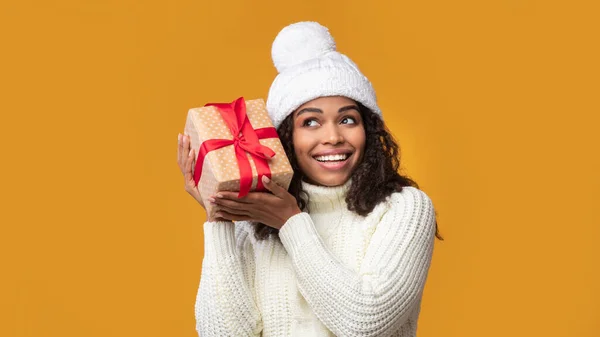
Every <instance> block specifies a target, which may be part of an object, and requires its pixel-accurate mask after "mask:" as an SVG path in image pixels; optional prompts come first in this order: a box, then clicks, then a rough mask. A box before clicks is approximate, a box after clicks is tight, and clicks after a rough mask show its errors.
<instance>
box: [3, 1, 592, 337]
mask: <svg viewBox="0 0 600 337" xmlns="http://www.w3.org/2000/svg"><path fill="white" fill-rule="evenodd" d="M596 3H597V2H595V1H587V2H584V1H562V2H559V1H533V0H520V1H517V0H504V1H499V0H494V1H466V0H457V1H442V0H432V1H401V2H396V3H395V4H391V2H390V3H387V2H365V1H326V2H325V1H318V0H312V1H302V2H300V1H296V2H293V5H292V3H290V4H289V5H284V4H283V3H282V2H281V1H272V2H264V1H263V2H260V3H257V2H255V1H252V2H251V1H222V2H219V1H169V2H167V1H161V2H159V1H130V0H122V1H99V0H95V1H91V0H87V1H66V0H65V1H37V2H34V1H27V0H25V1H15V0H9V1H3V2H2V4H1V5H0V6H1V7H0V34H1V39H0V43H1V46H2V52H1V56H0V57H1V58H2V62H0V67H1V73H0V74H1V78H2V88H1V90H2V91H1V92H2V100H1V103H0V104H2V111H3V113H4V116H3V121H2V123H0V125H2V130H1V132H0V137H2V142H0V143H1V146H2V148H1V149H0V150H1V154H2V158H3V159H2V174H1V176H0V177H1V178H0V179H1V180H2V181H1V182H2V185H1V186H2V203H1V204H2V211H1V212H0V217H1V218H0V219H1V224H2V227H1V230H2V232H1V234H0V250H1V251H0V253H1V254H0V256H1V259H2V261H1V262H2V263H1V267H2V277H1V278H0V302H1V304H0V310H1V312H0V335H1V336H7V337H9V336H10V337H12V336H15V337H33V336H44V337H53V336H57V337H58V336H61V337H69V336H78V337H79V336H87V337H94V336H103V337H106V336H146V337H154V336H187V337H192V336H196V332H195V330H194V328H195V321H194V301H195V295H196V290H197V287H198V282H199V277H200V266H201V261H202V251H203V248H202V230H201V229H202V223H203V221H204V213H203V212H202V210H201V208H200V206H199V205H198V204H196V203H195V202H194V200H193V199H192V198H191V197H190V196H189V195H187V193H186V192H185V191H184V189H183V178H182V176H181V174H180V172H179V170H178V167H177V165H176V143H177V142H176V136H177V133H178V132H181V131H182V130H183V126H184V123H185V117H186V113H187V110H188V109H189V108H191V107H197V106H201V105H203V104H204V103H207V102H209V101H231V100H233V99H234V98H236V97H238V96H241V95H243V96H245V97H247V98H258V97H263V98H266V95H267V91H268V88H269V85H270V84H271V81H272V80H273V78H274V76H275V75H276V73H275V69H274V67H273V66H272V63H271V59H270V47H271V42H272V40H273V38H274V37H275V35H276V34H277V32H278V31H279V30H280V29H281V28H282V27H283V26H285V25H287V24H289V23H292V22H295V21H299V20H307V19H308V20H317V21H319V22H321V23H323V24H325V25H326V26H328V27H329V28H330V29H331V32H332V33H333V35H334V37H335V38H336V40H337V43H338V48H339V50H340V51H342V52H344V53H346V54H348V55H349V56H350V57H351V58H352V59H353V60H354V61H355V62H356V63H357V64H358V65H359V66H360V68H361V70H362V71H363V72H364V73H365V74H366V75H367V76H368V77H369V78H370V79H371V81H372V82H373V84H374V86H375V89H376V90H377V93H378V96H379V98H380V105H381V107H382V109H383V111H384V116H385V119H386V122H387V123H388V125H389V127H390V128H391V130H392V131H393V133H394V134H395V136H396V137H397V139H398V141H399V142H400V144H401V146H402V150H403V167H404V168H405V169H406V172H407V173H409V174H410V175H411V176H412V177H413V178H415V179H416V180H417V181H418V182H419V183H420V185H421V188H422V189H423V190H425V191H426V192H427V193H428V194H429V195H430V197H431V198H432V199H433V201H434V204H435V206H436V209H437V211H438V221H439V224H440V229H441V232H442V234H443V235H444V236H445V238H446V241H444V242H439V241H438V242H437V245H436V249H435V255H434V260H433V264H432V267H431V271H430V274H429V279H428V283H427V287H426V290H425V295H424V300H423V306H422V314H421V319H420V321H419V336H420V337H428V336H431V337H434V336H436V337H437V336H457V337H458V336H460V337H469V336H473V337H475V336H477V337H480V336H487V337H492V336H547V337H559V336H561V337H563V336H564V337H567V336H579V337H592V336H599V335H600V271H599V269H600V268H599V262H598V261H599V260H598V259H599V257H600V244H598V238H599V237H600V216H599V215H598V214H599V213H598V206H599V205H600V197H599V195H600V193H599V190H600V178H599V176H598V172H599V171H600V167H599V162H600V160H599V159H598V152H599V150H598V145H600V139H599V136H598V125H600V118H599V117H598V116H599V112H600V104H599V100H598V94H599V92H600V84H599V83H600V82H599V78H600V71H599V70H600V69H599V66H598V60H599V59H600V53H599V50H598V36H599V34H598V32H599V31H600V24H599V23H598V22H599V21H598V17H599V14H600V12H599V11H598V5H595V4H596Z"/></svg>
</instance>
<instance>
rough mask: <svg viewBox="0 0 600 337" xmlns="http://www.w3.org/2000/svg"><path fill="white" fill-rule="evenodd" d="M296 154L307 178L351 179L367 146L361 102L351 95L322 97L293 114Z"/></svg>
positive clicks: (322, 181) (332, 182) (331, 182)
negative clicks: (360, 108) (359, 107)
mask: <svg viewBox="0 0 600 337" xmlns="http://www.w3.org/2000/svg"><path fill="white" fill-rule="evenodd" d="M293 119H294V121H293V123H294V132H293V138H292V142H291V143H292V144H293V146H294V156H295V157H296V160H297V161H298V166H299V168H300V171H301V172H305V176H306V181H307V182H309V183H312V184H315V185H324V186H339V185H342V184H343V183H344V182H346V181H348V179H350V176H351V175H352V172H353V171H354V169H356V167H357V166H358V164H359V163H360V161H361V160H362V157H363V153H364V150H365V128H364V127H363V125H362V121H361V116H360V113H359V110H358V105H356V103H355V102H354V101H353V100H352V99H350V98H347V97H341V96H334V97H320V98H317V99H314V100H312V101H310V102H308V103H305V104H304V105H302V106H301V107H300V108H299V109H298V111H297V112H295V113H294V114H293Z"/></svg>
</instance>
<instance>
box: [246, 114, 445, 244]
mask: <svg viewBox="0 0 600 337" xmlns="http://www.w3.org/2000/svg"><path fill="white" fill-rule="evenodd" d="M356 104H357V105H358V108H359V112H360V115H361V118H362V120H363V123H364V124H363V125H364V128H365V136H366V142H365V150H364V157H363V160H362V162H361V163H360V164H359V165H358V166H357V167H356V169H355V171H354V172H353V173H352V184H351V186H350V187H349V189H348V193H347V195H346V204H347V205H348V210H350V211H354V212H356V213H358V214H360V215H362V216H366V215H367V214H369V213H370V212H371V211H373V208H375V206H376V205H377V204H378V203H380V202H382V201H384V200H385V199H386V198H387V197H388V196H389V195H391V194H392V193H394V192H401V191H402V188H403V187H404V186H412V187H415V188H419V185H418V184H417V183H416V182H415V181H414V180H412V179H411V178H409V177H407V176H403V175H401V174H400V173H398V169H399V168H400V148H399V146H398V144H397V143H396V141H395V140H394V138H393V136H392V135H391V133H390V132H389V130H388V129H387V127H386V126H385V124H384V123H383V120H382V119H381V118H379V116H377V115H376V114H375V113H373V111H371V110H370V109H369V108H367V107H366V106H364V105H363V104H361V103H360V102H356ZM293 131H294V126H293V114H290V115H289V116H288V117H287V118H286V119H285V120H284V121H283V122H282V123H281V125H280V126H279V128H278V129H277V133H278V134H279V139H280V140H281V144H282V145H283V148H284V150H285V153H286V155H287V156H288V158H289V160H290V164H291V165H292V169H293V170H294V176H293V177H292V181H291V183H290V187H289V188H288V191H289V192H290V194H291V195H293V196H294V197H295V198H296V200H297V202H298V207H299V208H300V209H301V210H304V209H305V208H306V205H307V204H308V198H309V196H308V194H307V193H306V192H305V191H304V190H303V189H302V179H303V178H304V174H303V172H302V171H301V170H300V167H299V165H298V161H297V159H296V155H295V152H294V144H293V142H292V139H293V138H292V135H293ZM253 225H254V229H255V237H256V239H257V240H264V239H266V238H268V237H269V236H270V235H273V234H277V233H278V232H279V230H278V229H275V228H273V227H269V226H267V225H265V224H262V223H257V222H255V223H254V224H253ZM435 227H436V228H435V236H436V237H437V238H438V239H439V240H444V238H443V237H442V236H441V235H440V233H439V231H438V226H437V221H436V224H435Z"/></svg>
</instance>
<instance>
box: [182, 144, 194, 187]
mask: <svg viewBox="0 0 600 337" xmlns="http://www.w3.org/2000/svg"><path fill="white" fill-rule="evenodd" d="M192 165H194V150H193V149H190V150H188V155H187V158H186V159H185V167H184V170H183V174H184V176H185V183H186V184H190V183H191V184H193V185H195V183H194V176H193V175H192Z"/></svg>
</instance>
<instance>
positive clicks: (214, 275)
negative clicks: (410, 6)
mask: <svg viewBox="0 0 600 337" xmlns="http://www.w3.org/2000/svg"><path fill="white" fill-rule="evenodd" d="M272 56H273V61H274V63H275V66H276V67H277V69H278V71H279V75H278V76H277V78H276V79H275V80H274V82H273V84H272V86H271V90H270V92H269V97H268V100H267V109H268V111H269V115H270V117H271V119H272V121H273V124H274V125H275V127H276V128H277V131H278V135H279V138H280V139H281V142H282V144H283V146H284V149H285V151H286V155H287V156H288V158H289V159H290V162H291V164H292V167H293V169H294V177H293V178H292V182H291V184H290V187H289V190H285V189H283V188H282V187H280V186H277V185H276V184H275V183H273V182H272V181H270V180H269V179H264V180H263V182H264V184H265V187H266V188H267V189H268V190H269V191H270V192H271V193H263V192H251V193H249V194H248V195H247V196H245V197H243V198H238V197H237V193H234V192H219V193H218V194H217V195H215V196H211V197H210V198H209V199H208V200H209V201H210V202H211V203H212V204H213V205H214V206H215V207H216V208H217V209H218V212H217V213H216V214H215V218H213V219H208V221H207V222H205V223H204V237H205V255H204V262H203V264H202V276H201V281H200V287H199V289H198V295H197V299H196V308H195V309H196V323H197V324H196V328H197V330H198V333H199V334H200V335H201V336H261V335H262V336H335V335H337V336H402V337H406V336H413V337H414V336H416V328H417V320H418V317H419V313H420V304H421V297H422V294H423V289H424V286H425V282H426V279H427V274H428V270H429V266H430V263H431V256H432V253H433V244H434V240H435V237H436V235H437V236H438V238H440V239H441V236H439V234H438V233H437V223H436V220H435V210H434V208H433V203H432V201H431V199H430V198H429V197H428V196H427V195H426V194H425V193H424V192H423V191H421V190H419V189H418V186H417V184H416V183H415V182H414V181H413V180H411V179H410V178H408V177H404V176H402V175H400V174H399V173H398V169H399V167H400V159H399V155H400V153H399V148H398V145H397V144H396V143H395V141H394V140H393V138H392V136H391V135H390V133H389V132H388V131H387V129H386V127H385V125H384V123H383V119H382V114H381V111H380V109H379V107H378V105H377V100H376V97H375V92H374V90H373V88H372V86H371V83H370V82H369V81H368V80H367V78H366V77H365V76H364V75H363V74H362V73H361V72H360V71H359V70H358V67H357V66H356V65H355V64H354V63H353V62H352V61H351V60H350V59H349V58H348V57H347V56H345V55H343V54H341V53H339V52H337V51H336V49H335V43H334V41H333V38H332V37H331V35H330V34H329V32H328V30H327V28H325V27H323V26H321V25H319V24H318V23H315V22H300V23H296V24H293V25H290V26H288V27H286V28H284V29H283V30H282V31H281V32H280V33H279V35H278V36H277V38H276V39H275V41H274V43H273V50H272ZM178 153H179V156H178V158H179V165H180V167H181V170H182V172H183V174H184V176H185V177H186V190H187V191H188V192H189V193H190V194H192V195H193V196H194V197H195V198H196V199H197V200H199V192H198V189H197V188H195V187H194V181H193V180H191V179H190V177H191V167H192V165H193V163H194V154H193V152H192V151H190V150H189V139H188V137H187V136H184V137H179V149H178ZM232 221H235V222H232Z"/></svg>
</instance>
